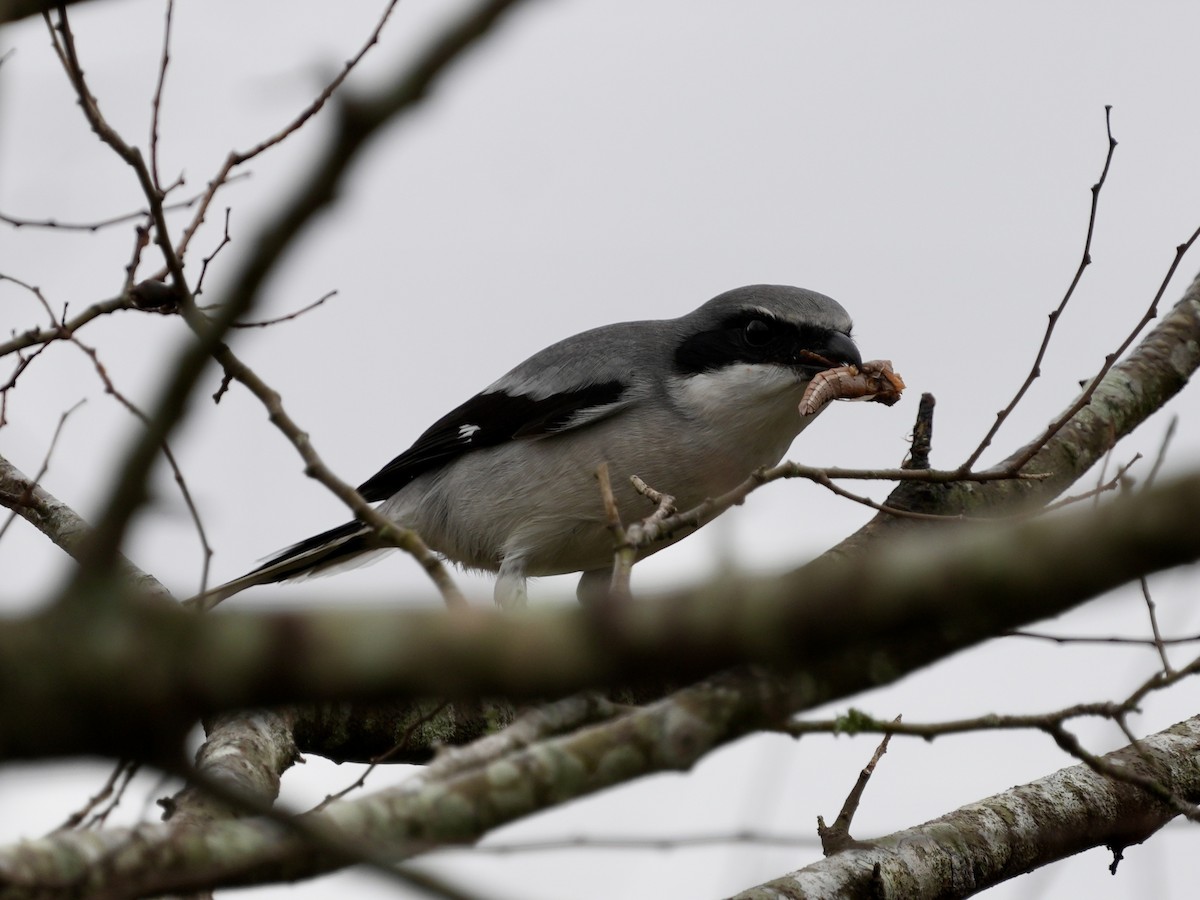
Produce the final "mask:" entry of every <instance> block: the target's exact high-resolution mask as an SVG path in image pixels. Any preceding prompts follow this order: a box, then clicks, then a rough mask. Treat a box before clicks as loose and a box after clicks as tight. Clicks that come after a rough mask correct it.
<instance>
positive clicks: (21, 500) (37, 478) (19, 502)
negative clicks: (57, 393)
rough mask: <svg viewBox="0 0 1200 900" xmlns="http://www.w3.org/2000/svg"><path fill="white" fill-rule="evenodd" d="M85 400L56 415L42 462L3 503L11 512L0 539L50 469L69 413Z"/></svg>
mask: <svg viewBox="0 0 1200 900" xmlns="http://www.w3.org/2000/svg"><path fill="white" fill-rule="evenodd" d="M85 402H86V401H84V400H79V401H78V402H76V403H75V405H74V406H72V407H70V408H69V409H67V410H65V411H64V412H63V413H62V415H60V416H59V417H58V424H57V425H55V426H54V434H53V435H51V436H50V445H49V446H48V447H47V448H46V452H45V454H44V455H43V456H42V464H41V465H40V466H39V467H38V470H37V474H35V475H34V476H33V479H32V480H31V481H30V482H29V484H28V486H27V487H26V488H25V491H24V493H22V494H21V495H20V496H19V497H17V498H15V499H14V500H13V502H12V503H11V505H10V504H9V503H8V502H6V503H5V504H4V505H5V506H8V507H9V509H10V510H11V512H10V513H9V514H8V518H6V519H5V520H4V524H3V525H0V540H3V538H4V534H5V532H7V531H8V528H9V526H10V525H12V523H13V519H15V518H16V517H17V510H18V509H20V508H21V507H23V506H28V505H29V503H30V502H31V501H32V500H33V491H34V488H36V487H37V485H38V484H40V483H41V481H42V479H43V478H44V477H45V476H46V473H47V472H48V471H50V457H52V456H53V455H54V448H55V447H56V446H58V438H59V435H61V434H62V430H63V426H64V425H66V424H67V419H68V417H70V415H71V413H73V412H75V410H77V409H79V407H81V406H83V404H84V403H85Z"/></svg>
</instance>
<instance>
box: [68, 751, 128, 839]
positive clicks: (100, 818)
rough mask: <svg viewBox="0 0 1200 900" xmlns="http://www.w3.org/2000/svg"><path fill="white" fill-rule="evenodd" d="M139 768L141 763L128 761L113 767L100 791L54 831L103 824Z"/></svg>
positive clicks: (125, 760)
mask: <svg viewBox="0 0 1200 900" xmlns="http://www.w3.org/2000/svg"><path fill="white" fill-rule="evenodd" d="M139 768H141V764H140V763H136V762H131V761H130V760H127V759H123V760H121V761H119V762H118V763H117V764H116V765H115V766H113V770H112V772H110V773H109V775H108V778H107V779H106V780H105V782H104V785H103V786H102V787H101V788H100V790H99V791H97V792H96V793H95V794H93V795H92V796H91V797H89V798H88V800H87V802H86V803H84V805H83V806H82V807H81V808H80V809H77V810H76V811H75V812H73V813H71V815H69V816H68V817H67V819H66V821H65V822H63V823H62V824H61V825H59V826H58V827H57V828H55V829H54V831H71V830H73V829H75V828H78V827H80V826H81V825H83V826H84V827H86V828H92V827H94V826H96V825H101V824H103V823H104V821H105V820H106V819H107V818H108V817H109V815H110V814H111V813H112V811H113V810H114V809H116V808H117V806H118V805H119V804H120V802H121V798H122V797H123V796H124V794H125V789H126V788H128V787H129V782H130V781H132V780H133V776H134V775H136V774H137V771H138V769H139ZM118 781H119V782H120V786H118V784H117V782H118ZM110 798H111V802H109V803H107V804H106V805H105V808H104V809H102V810H100V811H99V812H96V809H97V808H98V807H99V806H100V804H102V803H104V802H105V801H106V800H109V799H110ZM89 816H90V818H89ZM85 822H86V824H85ZM52 833H53V832H52Z"/></svg>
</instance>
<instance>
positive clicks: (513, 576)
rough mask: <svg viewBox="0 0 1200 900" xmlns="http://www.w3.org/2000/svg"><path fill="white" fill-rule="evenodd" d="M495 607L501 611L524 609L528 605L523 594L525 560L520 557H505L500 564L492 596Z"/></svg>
mask: <svg viewBox="0 0 1200 900" xmlns="http://www.w3.org/2000/svg"><path fill="white" fill-rule="evenodd" d="M493 596H494V598H495V600H496V605H497V606H498V607H500V608H501V609H503V610H511V609H524V608H525V607H526V606H527V605H528V604H529V596H528V594H527V593H526V592H525V559H524V557H521V556H506V557H504V559H503V560H502V561H501V563H500V573H499V574H498V575H497V576H496V590H495V593H494V594H493Z"/></svg>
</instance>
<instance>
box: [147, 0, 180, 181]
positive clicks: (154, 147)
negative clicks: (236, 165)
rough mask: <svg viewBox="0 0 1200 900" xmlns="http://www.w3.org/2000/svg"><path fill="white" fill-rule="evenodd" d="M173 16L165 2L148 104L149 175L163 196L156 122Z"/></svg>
mask: <svg viewBox="0 0 1200 900" xmlns="http://www.w3.org/2000/svg"><path fill="white" fill-rule="evenodd" d="M174 15H175V0H167V14H166V22H165V23H164V25H163V40H162V58H161V59H160V60H159V63H158V83H157V84H156V85H155V86H154V99H153V101H151V103H150V109H151V114H150V174H151V178H152V180H153V181H154V186H155V187H156V188H158V191H159V193H160V194H162V195H163V196H166V191H164V190H163V188H162V181H161V180H160V179H159V177H158V122H159V113H160V112H161V110H162V97H163V86H164V85H165V84H166V82H167V66H168V65H169V64H170V62H171V20H172V18H173V17H174Z"/></svg>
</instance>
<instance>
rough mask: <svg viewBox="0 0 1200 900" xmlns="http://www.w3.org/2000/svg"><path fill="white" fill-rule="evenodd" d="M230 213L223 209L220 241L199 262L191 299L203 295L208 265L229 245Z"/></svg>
mask: <svg viewBox="0 0 1200 900" xmlns="http://www.w3.org/2000/svg"><path fill="white" fill-rule="evenodd" d="M232 213H233V210H232V208H230V207H228V206H227V207H225V228H224V230H223V231H222V233H221V241H220V243H218V244H217V246H215V247H214V248H213V251H212V253H210V254H208V256H206V257H204V259H202V260H200V277H199V278H197V279H196V287H195V289H194V290H193V291H192V296H193V297H199V296H200V295H201V294H203V293H204V276H205V275H207V274H208V267H209V264H210V263H212V261H213V260H214V259H216V258H217V254H218V253H220V252H221V248H222V247H224V246H225V245H226V244H228V243H229V217H230V215H232ZM230 327H231V328H237V324H236V323H235V324H233V325H231V326H230Z"/></svg>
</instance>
